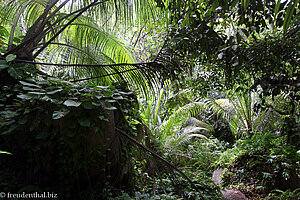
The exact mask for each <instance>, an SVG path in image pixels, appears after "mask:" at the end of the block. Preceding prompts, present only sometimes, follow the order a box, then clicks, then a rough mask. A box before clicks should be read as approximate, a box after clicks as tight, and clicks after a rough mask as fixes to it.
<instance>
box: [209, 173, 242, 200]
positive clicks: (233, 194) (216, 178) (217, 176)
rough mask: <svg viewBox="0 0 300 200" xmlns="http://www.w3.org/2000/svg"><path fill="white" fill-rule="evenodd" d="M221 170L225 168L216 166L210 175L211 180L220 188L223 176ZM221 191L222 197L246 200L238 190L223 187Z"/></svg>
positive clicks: (231, 199)
mask: <svg viewBox="0 0 300 200" xmlns="http://www.w3.org/2000/svg"><path fill="white" fill-rule="evenodd" d="M223 171H225V170H224V169H222V168H218V169H216V170H215V171H214V172H213V176H212V180H213V182H214V183H215V184H216V185H217V186H219V187H221V188H222V186H221V183H222V178H223V174H222V172H223ZM221 193H222V195H223V197H224V198H225V199H227V200H248V198H247V197H246V196H245V195H244V194H243V193H242V192H240V191H239V190H235V189H224V188H223V190H222V191H221Z"/></svg>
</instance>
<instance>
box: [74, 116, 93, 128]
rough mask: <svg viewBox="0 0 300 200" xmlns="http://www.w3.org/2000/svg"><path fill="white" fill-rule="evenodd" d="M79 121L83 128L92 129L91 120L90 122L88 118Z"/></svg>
mask: <svg viewBox="0 0 300 200" xmlns="http://www.w3.org/2000/svg"><path fill="white" fill-rule="evenodd" d="M77 121H78V123H79V124H80V126H83V127H90V125H91V122H90V120H88V119H87V118H78V119H77Z"/></svg>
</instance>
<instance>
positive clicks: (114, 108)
mask: <svg viewBox="0 0 300 200" xmlns="http://www.w3.org/2000/svg"><path fill="white" fill-rule="evenodd" d="M104 109H106V110H117V108H116V107H114V106H106V107H104Z"/></svg>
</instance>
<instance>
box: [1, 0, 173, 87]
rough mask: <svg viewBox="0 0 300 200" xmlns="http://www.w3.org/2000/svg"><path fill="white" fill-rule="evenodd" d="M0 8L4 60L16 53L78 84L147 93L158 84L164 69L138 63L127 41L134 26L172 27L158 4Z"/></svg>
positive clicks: (57, 0)
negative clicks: (123, 86) (117, 85)
mask: <svg viewBox="0 0 300 200" xmlns="http://www.w3.org/2000/svg"><path fill="white" fill-rule="evenodd" d="M0 6H1V7H0V24H1V30H2V31H0V33H1V44H2V46H4V48H3V49H4V50H3V51H2V52H3V55H2V58H3V59H4V58H6V57H7V56H8V55H10V54H12V55H16V58H17V59H18V60H19V61H24V60H25V61H27V62H28V61H35V62H34V64H36V69H37V70H38V71H40V72H44V73H47V74H49V75H54V76H58V75H61V74H63V76H64V77H66V78H67V79H68V80H71V81H74V82H79V81H90V82H94V83H97V84H102V85H107V84H111V83H112V82H119V83H120V82H127V83H128V82H129V83H131V84H133V85H134V86H135V87H136V88H138V89H140V90H142V91H147V90H148V87H149V86H152V84H153V83H155V82H156V79H155V78H156V75H157V74H156V72H157V71H159V70H160V69H161V68H162V65H160V64H158V62H156V60H154V59H152V60H150V61H148V62H145V61H142V60H137V58H136V56H135V54H134V52H133V48H132V46H130V44H129V43H128V42H126V41H125V40H124V38H126V39H128V37H132V38H133V37H134V36H132V35H133V32H132V27H135V28H136V29H137V30H140V31H139V32H141V31H142V29H143V28H144V27H145V26H147V27H148V28H150V29H151V28H155V26H154V24H155V23H154V22H155V21H156V20H158V19H166V20H165V23H164V24H165V25H166V24H167V18H166V17H164V16H165V15H166V12H164V11H162V10H161V9H158V8H157V7H156V3H155V1H154V0H153V1H152V0H151V1H146V0H143V1H135V0H130V1H128V0H120V1H108V0H103V1H100V0H94V1H92V0H88V1H82V0H79V1H78V0H77V1H76V0H65V1H62V0H39V1H36V0H29V1H27V0H18V1H5V2H3V3H2V4H1V5H0ZM160 25H162V23H160ZM121 34H123V38H122V37H121ZM124 35H125V37H124ZM135 37H136V40H138V39H139V38H138V36H135ZM152 70H154V72H152V73H149V72H151V71H152ZM2 73H3V72H2Z"/></svg>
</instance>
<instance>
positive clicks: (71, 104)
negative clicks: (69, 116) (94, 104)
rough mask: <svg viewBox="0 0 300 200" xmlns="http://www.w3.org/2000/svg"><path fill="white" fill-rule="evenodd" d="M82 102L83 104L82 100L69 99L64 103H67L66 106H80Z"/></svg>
mask: <svg viewBox="0 0 300 200" xmlns="http://www.w3.org/2000/svg"><path fill="white" fill-rule="evenodd" d="M80 104H81V102H76V101H73V100H71V99H68V100H66V101H65V102H64V105H66V106H68V107H69V106H73V107H78V106H80Z"/></svg>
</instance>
